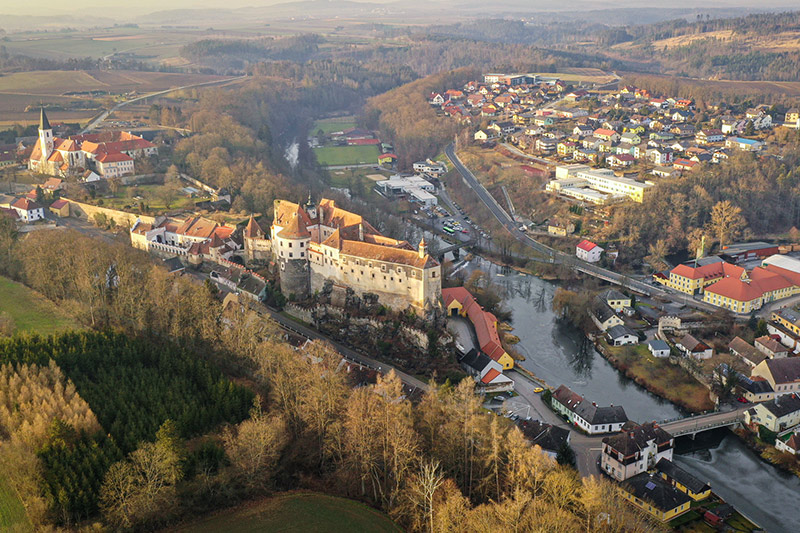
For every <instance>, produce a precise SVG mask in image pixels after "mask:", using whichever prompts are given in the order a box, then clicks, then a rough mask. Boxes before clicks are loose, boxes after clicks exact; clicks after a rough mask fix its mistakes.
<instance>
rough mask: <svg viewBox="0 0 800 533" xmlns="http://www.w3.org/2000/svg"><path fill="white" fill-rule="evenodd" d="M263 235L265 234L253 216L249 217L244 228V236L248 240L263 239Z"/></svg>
mask: <svg viewBox="0 0 800 533" xmlns="http://www.w3.org/2000/svg"><path fill="white" fill-rule="evenodd" d="M264 235H265V233H264V230H263V228H262V227H261V225H260V224H259V223H258V222H256V219H255V217H254V216H253V215H250V220H249V221H248V222H247V226H246V227H245V228H244V236H245V237H247V238H248V239H259V238H263V237H264Z"/></svg>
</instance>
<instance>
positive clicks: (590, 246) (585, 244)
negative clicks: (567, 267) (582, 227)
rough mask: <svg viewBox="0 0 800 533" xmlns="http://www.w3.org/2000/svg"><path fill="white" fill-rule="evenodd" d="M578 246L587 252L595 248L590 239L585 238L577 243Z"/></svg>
mask: <svg viewBox="0 0 800 533" xmlns="http://www.w3.org/2000/svg"><path fill="white" fill-rule="evenodd" d="M578 248H580V249H581V250H585V251H587V252H591V251H592V250H594V249H595V248H597V245H596V244H595V243H593V242H592V241H587V240H586V239H584V240H582V241H581V242H579V243H578Z"/></svg>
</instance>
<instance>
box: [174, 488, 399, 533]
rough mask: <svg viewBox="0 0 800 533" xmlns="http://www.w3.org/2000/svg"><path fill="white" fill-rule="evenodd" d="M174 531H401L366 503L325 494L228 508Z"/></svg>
mask: <svg viewBox="0 0 800 533" xmlns="http://www.w3.org/2000/svg"><path fill="white" fill-rule="evenodd" d="M170 531H173V532H195V531H196V532H198V533H199V532H204V533H205V532H210V533H215V532H220V533H222V532H225V533H251V532H252V533H256V532H261V531H281V532H282V533H289V532H303V533H327V532H331V533H338V532H345V531H346V532H348V533H357V532H364V533H366V532H376V533H379V532H384V531H385V532H397V531H401V529H400V528H398V527H397V526H396V525H395V524H394V523H393V522H392V521H391V520H390V519H389V517H387V516H386V515H385V514H383V513H381V512H379V511H376V510H374V509H371V508H370V507H367V506H366V505H364V504H363V503H359V502H356V501H353V500H346V499H344V498H335V497H333V496H327V495H325V494H314V493H300V494H298V493H294V494H287V495H282V496H276V497H274V498H269V499H267V500H263V501H260V502H257V503H254V504H251V505H247V506H245V507H243V508H238V509H234V510H230V511H224V512H221V513H218V514H215V515H214V516H212V517H209V518H206V519H203V520H199V521H197V522H194V523H192V524H189V525H185V526H181V527H178V528H173V529H171V530H170Z"/></svg>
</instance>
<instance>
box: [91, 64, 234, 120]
mask: <svg viewBox="0 0 800 533" xmlns="http://www.w3.org/2000/svg"><path fill="white" fill-rule="evenodd" d="M246 77H247V75H243V76H236V77H235V78H225V79H222V80H211V81H204V82H202V83H193V84H191V85H182V86H180V87H172V88H170V89H165V90H163V91H157V92H154V93H148V94H145V95H142V96H137V97H135V98H131V99H130V100H125V101H124V102H120V103H118V104H117V105H115V106H114V107H112V108H111V109H109V110H108V111H103V112H102V113H100V115H99V116H98V117H97V118H95V119H94V120H92V121H91V122H90V123H89V124H88V125H87V126H86V127H85V128H84V129H83V130H82V131H81V134H84V133H89V132H90V131H92V130H93V129H95V128H97V127H98V126H99V125H100V124H102V123H103V121H105V119H107V118H108V117H109V115H111V114H112V113H114V112H115V111H118V110H119V109H121V108H123V107H125V106H126V105H128V104H133V103H135V102H139V101H141V100H144V99H146V98H152V97H154V96H162V95H164V94H168V93H171V92H172V91H180V90H182V89H192V88H194V87H202V86H205V85H220V84H224V83H229V82H234V81H238V80H243V79H245V78H246Z"/></svg>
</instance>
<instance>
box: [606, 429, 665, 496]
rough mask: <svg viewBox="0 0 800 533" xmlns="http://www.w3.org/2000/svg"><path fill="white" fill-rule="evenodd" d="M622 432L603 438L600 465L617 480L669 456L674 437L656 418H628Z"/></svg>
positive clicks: (646, 468)
mask: <svg viewBox="0 0 800 533" xmlns="http://www.w3.org/2000/svg"><path fill="white" fill-rule="evenodd" d="M621 430H622V431H621V433H619V434H618V435H613V436H609V437H604V438H603V448H602V451H601V454H600V468H601V469H602V470H603V472H605V473H606V474H608V475H609V476H610V477H612V478H614V479H616V480H617V481H625V480H627V479H630V478H632V477H634V476H636V475H638V474H641V473H643V472H647V471H648V470H650V469H651V468H654V467H655V465H656V464H657V463H658V461H660V460H661V459H667V460H670V461H671V460H672V452H673V448H674V447H675V440H674V439H673V438H672V435H670V434H669V433H667V432H666V431H664V430H663V429H661V427H659V425H658V424H656V423H655V422H648V423H646V424H642V425H639V424H636V423H635V422H628V423H627V424H625V425H624V426H623V427H622V428H621Z"/></svg>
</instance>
